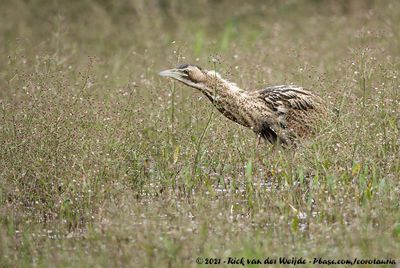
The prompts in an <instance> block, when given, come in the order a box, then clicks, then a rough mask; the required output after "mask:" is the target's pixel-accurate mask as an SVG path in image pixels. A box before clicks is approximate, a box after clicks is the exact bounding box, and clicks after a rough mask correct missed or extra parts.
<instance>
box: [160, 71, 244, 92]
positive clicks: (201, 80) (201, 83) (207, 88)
mask: <svg viewBox="0 0 400 268" xmlns="http://www.w3.org/2000/svg"><path fill="white" fill-rule="evenodd" d="M159 75H161V76H166V77H171V78H173V79H175V80H178V81H180V82H182V83H184V84H185V85H188V86H190V87H194V88H197V89H200V90H201V91H202V92H208V95H212V94H215V93H216V87H221V88H223V89H224V90H227V91H233V92H242V90H241V89H239V88H238V87H237V86H236V84H235V83H232V82H229V81H227V80H225V79H223V78H222V77H221V75H220V74H219V73H217V72H216V71H207V70H204V69H202V68H200V67H199V66H197V65H193V64H182V65H179V66H178V67H176V68H174V69H169V70H165V71H162V72H160V73H159Z"/></svg>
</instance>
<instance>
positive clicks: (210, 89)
mask: <svg viewBox="0 0 400 268" xmlns="http://www.w3.org/2000/svg"><path fill="white" fill-rule="evenodd" d="M160 75H162V76H168V77H172V78H174V79H176V80H178V81H181V82H182V83H184V84H186V85H188V86H191V87H194V88H197V89H199V90H200V91H201V92H202V93H203V94H205V95H206V97H207V98H208V99H209V100H210V101H211V102H212V103H213V104H214V106H215V107H216V108H217V109H218V110H219V111H220V112H221V113H222V114H223V115H224V116H226V117H227V118H229V119H230V120H232V121H234V122H236V123H238V124H240V125H242V126H245V127H249V128H251V129H252V130H253V131H254V132H255V133H256V134H258V135H260V136H261V137H263V138H264V139H266V140H267V141H269V142H271V143H280V144H284V145H285V144H290V143H292V141H293V140H295V139H296V138H298V137H304V136H306V135H307V134H308V133H310V132H311V131H312V125H313V124H314V123H315V121H316V119H317V118H318V116H319V115H321V114H324V112H325V108H324V105H323V101H322V99H321V98H320V97H318V96H317V95H316V94H314V93H312V92H310V91H308V90H305V89H303V88H302V87H299V86H293V85H287V86H286V85H282V86H273V87H268V88H265V89H262V90H258V91H245V90H242V89H240V88H238V87H237V86H236V84H234V83H231V82H229V81H227V80H225V79H223V78H222V77H221V76H220V75H219V74H218V73H216V72H215V71H206V70H202V69H201V68H200V67H198V66H195V65H189V64H185V65H181V66H178V67H177V68H176V69H171V70H166V71H163V72H161V73H160Z"/></svg>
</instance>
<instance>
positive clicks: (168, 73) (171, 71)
mask: <svg viewBox="0 0 400 268" xmlns="http://www.w3.org/2000/svg"><path fill="white" fill-rule="evenodd" d="M158 74H159V75H161V76H166V77H171V78H175V79H180V78H182V77H183V76H185V74H184V73H182V72H181V71H180V70H178V69H169V70H165V71H162V72H159V73H158Z"/></svg>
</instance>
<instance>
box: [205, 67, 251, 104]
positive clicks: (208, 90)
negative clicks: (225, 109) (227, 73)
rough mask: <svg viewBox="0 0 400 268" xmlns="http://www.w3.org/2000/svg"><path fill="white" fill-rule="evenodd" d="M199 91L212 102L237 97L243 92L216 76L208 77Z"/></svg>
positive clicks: (233, 84)
mask: <svg viewBox="0 0 400 268" xmlns="http://www.w3.org/2000/svg"><path fill="white" fill-rule="evenodd" d="M201 91H202V92H203V93H204V94H205V95H206V96H207V97H208V98H209V99H210V100H211V101H213V102H215V101H218V100H220V99H224V98H230V97H237V96H240V95H242V94H243V93H244V90H242V89H240V88H239V87H238V86H237V85H236V84H235V83H232V82H229V81H227V80H225V79H223V78H221V77H220V76H219V75H218V74H216V75H210V76H209V77H208V78H207V79H206V81H205V83H204V88H203V89H202V90H201Z"/></svg>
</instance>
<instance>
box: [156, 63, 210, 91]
mask: <svg viewBox="0 0 400 268" xmlns="http://www.w3.org/2000/svg"><path fill="white" fill-rule="evenodd" d="M159 75H161V76H166V77H171V78H173V79H175V80H178V81H180V82H182V83H184V84H186V85H188V86H191V87H194V88H203V87H204V83H205V82H206V80H207V71H205V70H203V69H202V68H200V67H199V66H197V65H193V64H182V65H179V66H178V67H176V68H174V69H169V70H165V71H162V72H160V73H159Z"/></svg>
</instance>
